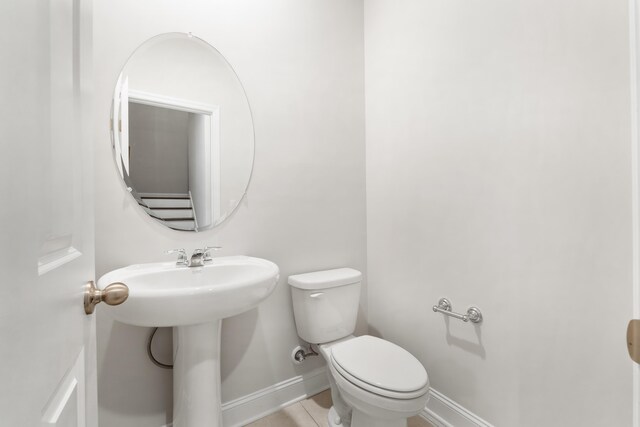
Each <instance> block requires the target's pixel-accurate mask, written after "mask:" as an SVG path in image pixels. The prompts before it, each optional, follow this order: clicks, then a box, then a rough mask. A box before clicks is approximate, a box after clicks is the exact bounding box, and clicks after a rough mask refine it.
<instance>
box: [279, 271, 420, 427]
mask: <svg viewBox="0 0 640 427" xmlns="http://www.w3.org/2000/svg"><path fill="white" fill-rule="evenodd" d="M361 281H362V273H360V272H359V271H357V270H354V269H352V268H339V269H335V270H326V271H317V272H314V273H306V274H298V275H295V276H289V285H291V295H292V297H293V312H294V316H295V321H296V328H297V330H298V336H300V338H302V339H303V340H305V341H307V342H309V343H311V344H316V345H317V346H318V348H319V349H320V353H321V354H322V356H323V357H324V359H325V360H326V362H327V366H328V367H329V381H330V384H331V397H332V399H333V406H332V407H331V410H330V411H329V419H328V425H329V426H330V427H338V426H340V427H349V426H351V427H406V426H407V418H409V417H411V416H414V415H416V414H418V413H420V412H421V411H422V410H423V409H424V407H425V405H426V403H427V400H428V399H429V395H428V393H429V378H428V376H427V371H426V370H425V369H424V367H423V366H422V364H421V363H420V362H419V361H418V359H416V358H415V357H413V356H412V355H411V354H410V353H409V352H408V351H406V350H405V349H403V348H402V347H399V346H397V345H395V344H393V343H390V342H389V341H385V340H383V339H380V338H376V337H372V336H369V335H363V336H360V337H355V336H353V335H352V334H353V332H354V330H355V326H356V317H357V313H358V303H359V301H360V283H361Z"/></svg>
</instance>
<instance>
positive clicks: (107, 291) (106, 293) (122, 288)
mask: <svg viewBox="0 0 640 427" xmlns="http://www.w3.org/2000/svg"><path fill="white" fill-rule="evenodd" d="M128 297H129V288H128V287H127V285H125V284H124V283H120V282H114V283H112V284H110V285H109V286H107V287H106V288H104V289H103V290H102V289H98V288H96V285H95V283H93V281H91V282H88V283H87V286H86V289H85V291H84V312H85V313H87V314H92V313H93V311H94V310H95V307H96V304H98V303H100V302H103V301H104V302H105V303H107V305H120V304H122V303H123V302H125V301H126V300H127V298H128Z"/></svg>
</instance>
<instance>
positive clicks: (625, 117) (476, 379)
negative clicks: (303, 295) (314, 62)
mask: <svg viewBox="0 0 640 427" xmlns="http://www.w3.org/2000/svg"><path fill="white" fill-rule="evenodd" d="M628 47H629V46H628V17H627V1H626V0H616V1H611V0H582V1H579V2H578V1H572V0H556V1H546V2H540V1H536V0H524V1H501V0H487V1H483V2H469V1H461V0H434V1H428V2H425V1H419V0H405V1H402V2H397V1H391V0H368V1H366V2H365V58H366V60H365V69H366V76H365V81H366V91H365V93H366V138H367V221H368V228H367V248H368V266H369V269H368V272H369V288H368V292H369V303H368V305H369V306H368V309H369V313H370V314H369V322H370V328H371V329H372V330H373V331H377V333H378V334H379V335H381V336H383V337H385V338H388V339H390V340H392V341H394V342H397V343H399V344H401V345H403V346H405V347H406V348H407V349H409V350H410V351H411V352H413V353H414V354H416V355H417V356H418V357H419V359H420V360H421V361H422V362H423V363H424V364H425V366H426V368H427V371H428V372H429V375H430V379H431V383H432V386H433V387H434V388H435V389H437V390H438V391H440V392H442V393H444V394H445V395H447V396H448V397H450V398H452V399H454V400H456V401H457V402H459V403H460V404H462V405H463V406H465V407H466V408H468V409H470V410H471V411H473V412H475V413H476V414H478V415H480V416H481V417H483V418H485V419H486V420H487V421H489V422H491V423H494V424H495V425H498V426H519V427H526V426H605V425H606V426H629V425H631V395H632V392H631V390H632V384H631V372H632V371H631V366H632V362H631V361H630V360H629V358H628V356H627V355H626V349H625V344H624V336H625V329H626V322H627V321H628V319H629V318H630V317H631V306H632V304H631V296H632V294H631V188H630V184H631V175H630V166H631V153H630V147H631V142H630V131H629V129H630V118H629V102H630V101H629V71H628V69H629V61H628V56H629V52H628ZM443 296H446V297H448V298H449V299H450V300H451V301H452V303H453V308H454V310H455V311H465V310H466V308H467V307H468V306H470V305H477V306H479V307H480V308H481V309H482V312H483V314H484V316H485V321H484V323H483V324H482V325H481V326H478V327H474V326H473V325H471V324H464V323H462V322H460V321H457V320H447V319H445V318H443V316H442V315H441V314H436V313H433V312H432V310H431V306H432V305H434V304H436V303H437V301H438V299H439V298H440V297H443Z"/></svg>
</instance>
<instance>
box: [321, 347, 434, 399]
mask: <svg viewBox="0 0 640 427" xmlns="http://www.w3.org/2000/svg"><path fill="white" fill-rule="evenodd" d="M331 364H332V366H333V367H334V368H335V370H336V371H337V372H338V373H339V374H340V375H341V376H342V377H343V378H344V379H345V380H347V381H349V382H350V383H352V384H354V385H356V386H358V387H360V388H362V389H364V390H366V391H369V392H371V393H374V394H377V395H380V396H384V397H389V398H392V399H414V398H417V397H420V396H423V395H425V394H426V393H427V391H428V389H429V379H428V376H427V372H426V371H425V369H424V367H423V366H422V364H421V363H420V362H419V361H418V359H416V358H415V357H414V356H413V355H411V353H409V352H408V351H406V350H405V349H403V348H402V347H399V346H397V345H395V344H393V343H391V342H389V341H385V340H383V339H380V338H376V337H372V336H369V335H363V336H360V337H356V338H352V339H349V340H346V341H343V342H341V343H338V344H336V345H334V346H333V347H332V348H331Z"/></svg>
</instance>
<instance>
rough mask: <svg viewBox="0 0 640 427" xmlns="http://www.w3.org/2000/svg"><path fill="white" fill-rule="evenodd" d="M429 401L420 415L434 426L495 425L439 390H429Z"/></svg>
mask: <svg viewBox="0 0 640 427" xmlns="http://www.w3.org/2000/svg"><path fill="white" fill-rule="evenodd" d="M429 395H430V397H429V401H428V402H427V406H426V407H425V408H424V411H422V413H421V414H420V416H421V417H422V418H424V419H426V420H427V421H429V422H430V423H431V424H433V425H434V427H493V426H492V425H491V424H489V423H488V422H487V421H485V420H483V419H482V418H480V417H479V416H477V415H476V414H474V413H473V412H471V411H469V410H467V409H466V408H464V407H463V406H461V405H460V404H459V403H457V402H455V401H453V400H451V399H449V398H448V397H447V396H445V395H444V394H442V393H440V392H439V391H437V390H434V389H430V390H429Z"/></svg>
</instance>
